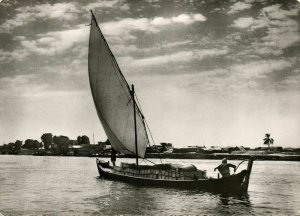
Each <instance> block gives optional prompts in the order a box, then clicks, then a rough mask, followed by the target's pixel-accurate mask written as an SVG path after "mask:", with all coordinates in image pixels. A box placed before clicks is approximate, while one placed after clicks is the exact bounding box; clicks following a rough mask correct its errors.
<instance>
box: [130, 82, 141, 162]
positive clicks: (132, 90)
mask: <svg viewBox="0 0 300 216" xmlns="http://www.w3.org/2000/svg"><path fill="white" fill-rule="evenodd" d="M131 97H132V102H133V118H134V141H135V156H136V165H137V166H139V155H138V145H137V131H136V110H135V107H136V105H135V98H134V85H131Z"/></svg>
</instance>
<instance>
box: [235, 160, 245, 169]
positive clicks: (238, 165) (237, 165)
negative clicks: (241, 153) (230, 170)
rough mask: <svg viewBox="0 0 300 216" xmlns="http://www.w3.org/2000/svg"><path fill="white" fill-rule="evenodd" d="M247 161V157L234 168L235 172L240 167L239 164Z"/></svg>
mask: <svg viewBox="0 0 300 216" xmlns="http://www.w3.org/2000/svg"><path fill="white" fill-rule="evenodd" d="M245 161H247V159H245V160H242V162H240V163H239V164H238V165H237V167H236V168H235V169H234V172H236V170H237V169H238V168H239V166H240V165H241V164H242V163H244V162H245Z"/></svg>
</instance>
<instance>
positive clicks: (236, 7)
mask: <svg viewBox="0 0 300 216" xmlns="http://www.w3.org/2000/svg"><path fill="white" fill-rule="evenodd" d="M251 7H252V4H247V3H244V2H236V3H234V4H233V5H231V7H230V9H229V11H228V14H235V13H238V12H240V11H243V10H246V9H250V8H251Z"/></svg>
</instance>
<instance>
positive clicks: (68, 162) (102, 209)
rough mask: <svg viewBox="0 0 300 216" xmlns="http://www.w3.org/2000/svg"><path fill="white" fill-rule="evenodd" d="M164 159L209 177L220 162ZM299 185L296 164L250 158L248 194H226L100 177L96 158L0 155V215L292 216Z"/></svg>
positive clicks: (299, 167) (298, 199)
mask: <svg viewBox="0 0 300 216" xmlns="http://www.w3.org/2000/svg"><path fill="white" fill-rule="evenodd" d="M104 160H108V159H107V158H105V159H104ZM120 161H124V162H134V160H132V159H119V160H118V162H120ZM153 161H156V162H159V160H153ZM164 162H166V163H167V162H173V163H183V164H191V163H192V164H195V165H196V166H197V167H198V168H201V169H206V170H207V172H208V175H209V176H212V177H216V176H217V172H214V171H213V168H214V167H215V166H217V165H218V163H220V161H217V160H173V159H172V160H171V159H170V160H164ZM231 162H232V163H233V164H236V165H237V164H238V163H239V161H231ZM246 165H247V164H246V163H243V164H242V165H241V166H240V168H241V169H243V168H245V167H246ZM240 168H239V169H240ZM299 183H300V162H283V161H254V164H253V170H252V174H251V178H250V186H249V192H248V195H244V196H224V195H220V194H215V193H208V192H201V191H191V190H182V189H180V190H179V189H170V188H167V189H166V188H155V187H141V186H134V185H130V184H127V183H122V182H113V181H108V180H103V179H99V178H98V171H97V168H96V163H95V158H87V157H50V156H49V157H39V156H14V155H0V213H2V214H3V215H47V214H49V215H99V214H105V215H108V214H114V215H115V214H123V215H124V214H146V215H161V214H163V215H166V214H172V215H187V214H188V215H268V214H269V215H295V214H300V205H299V203H300V184H299ZM0 215H1V214H0Z"/></svg>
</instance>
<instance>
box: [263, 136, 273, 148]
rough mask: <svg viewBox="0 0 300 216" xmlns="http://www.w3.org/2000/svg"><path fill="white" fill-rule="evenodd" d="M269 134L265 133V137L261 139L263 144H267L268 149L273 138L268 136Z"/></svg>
mask: <svg viewBox="0 0 300 216" xmlns="http://www.w3.org/2000/svg"><path fill="white" fill-rule="evenodd" d="M270 136H271V134H268V133H267V134H265V138H264V139H263V141H264V144H265V145H268V149H269V150H270V145H272V144H273V143H274V139H273V138H271V137H270Z"/></svg>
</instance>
